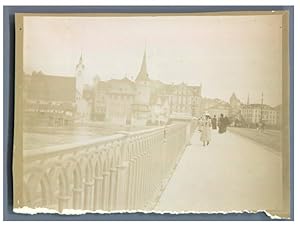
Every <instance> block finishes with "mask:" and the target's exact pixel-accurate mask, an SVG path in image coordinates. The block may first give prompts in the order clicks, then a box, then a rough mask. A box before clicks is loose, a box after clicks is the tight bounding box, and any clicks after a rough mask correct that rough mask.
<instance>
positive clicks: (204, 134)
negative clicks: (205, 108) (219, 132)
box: [200, 115, 211, 146]
mask: <svg viewBox="0 0 300 227" xmlns="http://www.w3.org/2000/svg"><path fill="white" fill-rule="evenodd" d="M200 124H201V136H200V141H202V143H203V146H206V145H208V144H209V142H210V140H211V119H210V117H209V115H205V117H204V118H203V119H202V121H201V123H200Z"/></svg>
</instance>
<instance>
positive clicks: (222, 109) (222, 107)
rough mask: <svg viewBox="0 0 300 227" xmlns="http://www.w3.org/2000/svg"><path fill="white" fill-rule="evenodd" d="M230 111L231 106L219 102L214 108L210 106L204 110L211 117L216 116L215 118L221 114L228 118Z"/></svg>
mask: <svg viewBox="0 0 300 227" xmlns="http://www.w3.org/2000/svg"><path fill="white" fill-rule="evenodd" d="M230 110H231V106H230V105H229V104H228V103H226V102H221V103H218V104H215V105H214V106H210V107H209V108H206V109H205V112H208V113H209V115H210V116H211V117H214V116H215V115H216V117H217V118H219V117H220V116H221V114H223V115H224V116H227V117H228V116H229V113H230Z"/></svg>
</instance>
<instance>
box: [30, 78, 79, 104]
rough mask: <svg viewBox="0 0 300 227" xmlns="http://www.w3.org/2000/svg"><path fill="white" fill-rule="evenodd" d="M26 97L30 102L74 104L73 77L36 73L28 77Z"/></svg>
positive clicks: (74, 88)
mask: <svg viewBox="0 0 300 227" xmlns="http://www.w3.org/2000/svg"><path fill="white" fill-rule="evenodd" d="M28 77H29V78H28V80H27V83H28V84H27V85H26V86H27V97H28V98H29V99H31V100H43V101H56V102H75V95H76V79H75V77H66V76H52V75H45V74H43V73H38V74H36V75H32V76H28Z"/></svg>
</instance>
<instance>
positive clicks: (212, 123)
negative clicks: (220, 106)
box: [211, 115, 217, 130]
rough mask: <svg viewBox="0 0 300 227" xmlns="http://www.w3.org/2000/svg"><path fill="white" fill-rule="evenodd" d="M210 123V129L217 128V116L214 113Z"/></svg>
mask: <svg viewBox="0 0 300 227" xmlns="http://www.w3.org/2000/svg"><path fill="white" fill-rule="evenodd" d="M211 125H212V129H214V130H215V129H217V117H216V115H214V117H213V118H212V119H211Z"/></svg>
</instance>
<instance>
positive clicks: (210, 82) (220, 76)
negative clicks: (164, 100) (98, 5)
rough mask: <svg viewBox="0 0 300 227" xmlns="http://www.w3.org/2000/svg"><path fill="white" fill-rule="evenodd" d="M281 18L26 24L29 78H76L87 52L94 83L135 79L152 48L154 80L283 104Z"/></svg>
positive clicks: (41, 20) (36, 20) (29, 20)
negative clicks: (96, 78) (40, 75)
mask: <svg viewBox="0 0 300 227" xmlns="http://www.w3.org/2000/svg"><path fill="white" fill-rule="evenodd" d="M281 26H282V22H281V16H279V15H272V16H198V17H196V16H181V17H174V16H173V17H171V16H168V17H110V18H105V17H80V18H79V17H31V16H27V17H25V18H24V71H25V72H27V73H31V72H32V71H33V70H36V71H39V70H41V71H43V72H44V73H47V74H53V75H67V76H74V72H75V65H76V64H77V63H78V60H79V57H80V54H81V52H82V54H83V59H84V63H85V65H86V72H85V73H86V74H85V75H86V78H87V80H86V81H87V83H88V82H90V81H91V80H92V78H93V77H94V76H95V75H96V74H98V75H99V77H100V78H101V79H103V80H106V79H111V78H123V77H124V76H125V75H126V76H128V77H129V78H135V77H136V75H137V73H138V71H139V69H140V65H141V61H142V56H143V52H144V49H145V46H146V50H147V67H148V72H149V76H150V78H151V79H159V80H161V81H164V82H168V83H172V82H174V83H181V82H185V83H187V84H193V85H194V84H198V85H199V84H200V83H202V85H203V95H204V96H206V97H211V98H221V99H223V100H227V101H228V100H229V97H230V96H231V94H232V92H235V93H236V95H237V96H238V97H239V98H240V99H241V100H242V101H244V102H246V100H247V96H248V93H249V94H250V102H252V103H254V102H260V97H261V92H262V91H263V92H264V97H265V102H266V103H268V104H271V105H277V104H280V103H281V78H282V74H281V70H282V50H281V48H282V45H281V43H282V39H281Z"/></svg>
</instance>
